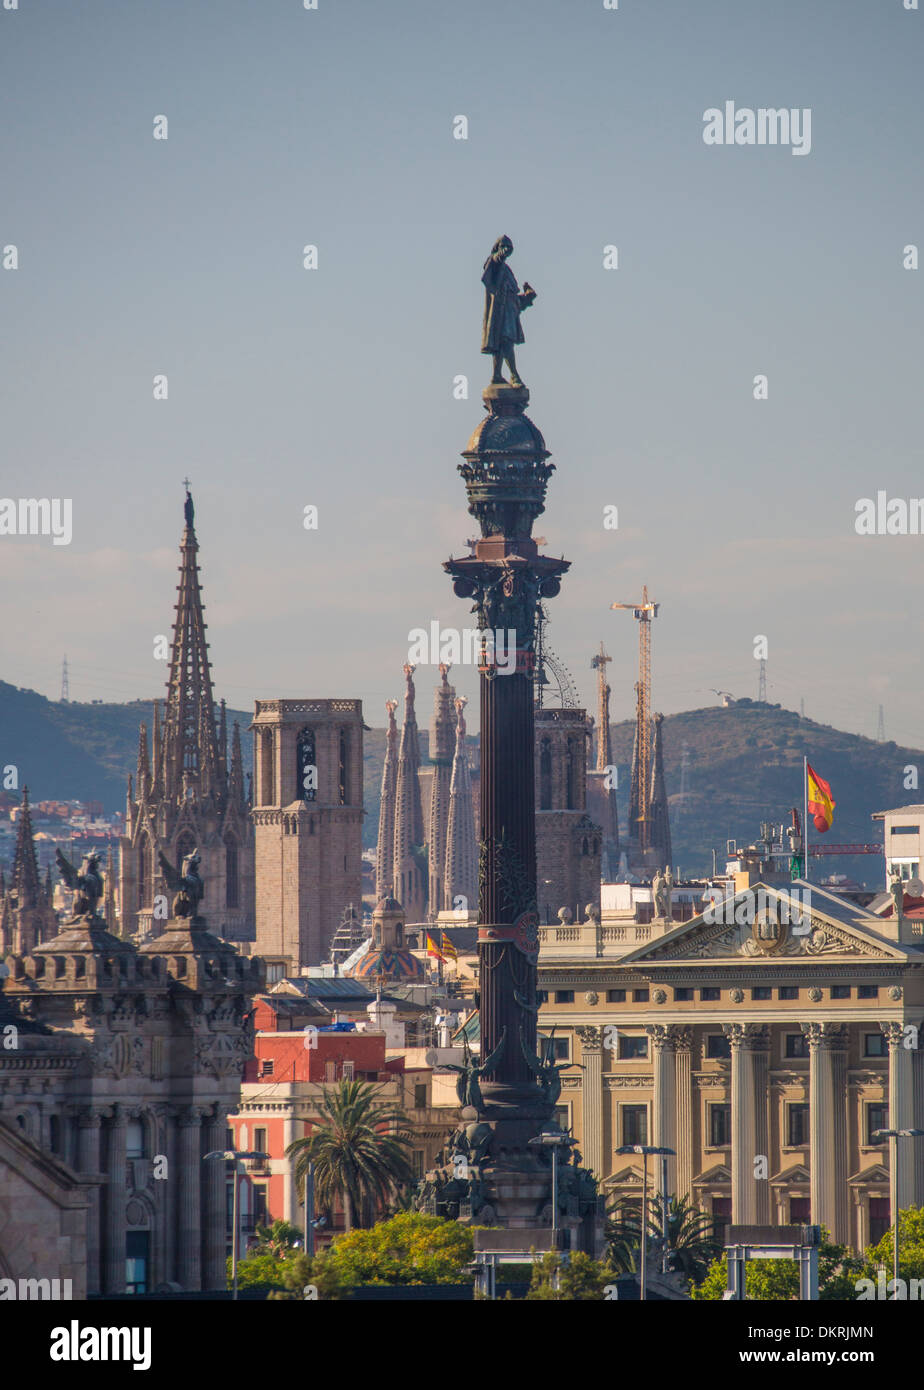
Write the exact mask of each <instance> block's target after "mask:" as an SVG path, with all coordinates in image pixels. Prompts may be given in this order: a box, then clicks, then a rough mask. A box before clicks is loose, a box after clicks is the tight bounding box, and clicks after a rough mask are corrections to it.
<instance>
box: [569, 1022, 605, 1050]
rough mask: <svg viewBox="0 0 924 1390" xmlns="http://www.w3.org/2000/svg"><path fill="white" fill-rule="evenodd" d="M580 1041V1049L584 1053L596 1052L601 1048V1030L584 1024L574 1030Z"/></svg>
mask: <svg viewBox="0 0 924 1390" xmlns="http://www.w3.org/2000/svg"><path fill="white" fill-rule="evenodd" d="M574 1031H575V1032H576V1033H577V1035H578V1037H579V1038H580V1040H581V1047H582V1048H583V1050H584V1051H585V1052H591V1051H596V1050H597V1049H598V1048H601V1047H602V1046H603V1029H602V1028H595V1027H593V1026H592V1025H591V1024H584V1025H582V1026H581V1027H580V1028H575V1030H574Z"/></svg>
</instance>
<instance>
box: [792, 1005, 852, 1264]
mask: <svg viewBox="0 0 924 1390" xmlns="http://www.w3.org/2000/svg"><path fill="white" fill-rule="evenodd" d="M802 1031H803V1033H804V1034H805V1036H806V1037H807V1038H808V1044H809V1055H810V1058H811V1062H810V1070H809V1144H810V1160H809V1167H810V1169H811V1186H810V1193H811V1208H812V1221H813V1222H814V1223H815V1225H817V1226H826V1227H827V1228H828V1230H829V1231H830V1233H831V1239H832V1240H835V1241H846V1240H847V1239H848V1236H849V1231H848V1229H847V1219H848V1217H847V1176H848V1175H847V1035H846V1032H845V1030H844V1029H843V1028H841V1027H838V1026H837V1025H835V1024H832V1023H803V1024H802Z"/></svg>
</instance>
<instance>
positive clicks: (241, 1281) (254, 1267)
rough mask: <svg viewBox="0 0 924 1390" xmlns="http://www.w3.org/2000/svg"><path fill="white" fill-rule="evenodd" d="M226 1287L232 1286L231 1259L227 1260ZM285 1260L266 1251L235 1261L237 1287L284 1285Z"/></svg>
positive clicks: (256, 1287) (274, 1286)
mask: <svg viewBox="0 0 924 1390" xmlns="http://www.w3.org/2000/svg"><path fill="white" fill-rule="evenodd" d="M227 1270H228V1288H229V1289H230V1288H231V1287H232V1286H233V1279H232V1275H231V1260H230V1257H229V1259H228V1262H227ZM284 1276H285V1261H284V1260H280V1259H279V1258H278V1257H277V1256H276V1255H271V1254H269V1253H268V1252H264V1253H263V1254H254V1255H248V1256H247V1257H246V1258H245V1259H243V1260H238V1262H237V1286H238V1288H239V1289H279V1288H283V1287H284Z"/></svg>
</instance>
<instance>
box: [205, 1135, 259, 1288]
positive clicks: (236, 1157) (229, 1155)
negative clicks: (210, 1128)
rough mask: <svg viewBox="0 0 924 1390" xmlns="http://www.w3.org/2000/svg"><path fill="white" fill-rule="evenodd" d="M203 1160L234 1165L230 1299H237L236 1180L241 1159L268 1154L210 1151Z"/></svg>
mask: <svg viewBox="0 0 924 1390" xmlns="http://www.w3.org/2000/svg"><path fill="white" fill-rule="evenodd" d="M205 1158H206V1159H209V1158H222V1159H224V1160H225V1162H226V1163H233V1164H234V1189H233V1192H232V1199H231V1224H232V1230H231V1281H232V1294H231V1297H232V1298H237V1257H238V1245H239V1236H238V1226H239V1224H240V1223H239V1221H238V1217H237V1201H238V1199H237V1189H238V1179H239V1178H240V1176H241V1174H242V1173H243V1171H244V1170H243V1169H242V1168H241V1166H240V1160H241V1159H242V1158H269V1154H265V1153H262V1152H261V1151H260V1150H259V1149H242V1150H241V1151H240V1152H238V1151H236V1150H235V1149H212V1151H211V1153H207V1154H206V1155H205Z"/></svg>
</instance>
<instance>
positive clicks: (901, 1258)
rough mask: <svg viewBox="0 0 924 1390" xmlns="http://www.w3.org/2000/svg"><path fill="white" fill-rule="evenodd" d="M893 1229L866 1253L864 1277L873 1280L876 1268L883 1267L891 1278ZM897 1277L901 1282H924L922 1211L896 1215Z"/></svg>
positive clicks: (921, 1209)
mask: <svg viewBox="0 0 924 1390" xmlns="http://www.w3.org/2000/svg"><path fill="white" fill-rule="evenodd" d="M894 1230H895V1228H894V1227H890V1228H889V1230H888V1231H886V1233H885V1235H884V1236H883V1237H882V1239H881V1240H880V1241H879V1242H878V1243H877V1244H876V1245H871V1246H870V1247H869V1249H868V1250H867V1252H866V1260H865V1263H864V1268H863V1275H864V1277H865V1278H867V1279H873V1280H875V1278H876V1273H877V1269H878V1266H879V1265H885V1267H886V1269H887V1270H888V1278H889V1279H891V1278H892V1241H893V1239H894ZM898 1273H899V1276H900V1278H902V1279H924V1207H907V1208H906V1209H905V1210H904V1211H900V1212H899V1213H898Z"/></svg>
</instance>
